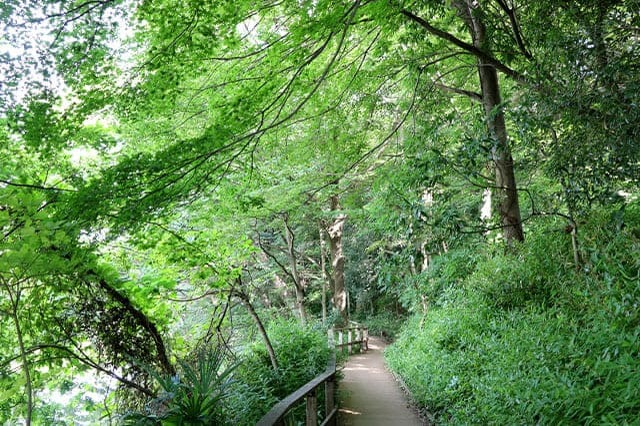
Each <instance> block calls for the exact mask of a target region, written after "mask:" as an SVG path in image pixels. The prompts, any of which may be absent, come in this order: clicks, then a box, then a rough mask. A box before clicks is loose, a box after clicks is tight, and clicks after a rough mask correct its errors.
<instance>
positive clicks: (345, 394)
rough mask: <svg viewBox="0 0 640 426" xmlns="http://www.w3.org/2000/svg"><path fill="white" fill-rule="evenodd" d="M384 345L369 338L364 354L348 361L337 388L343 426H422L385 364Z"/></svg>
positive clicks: (354, 356) (339, 422) (339, 420)
mask: <svg viewBox="0 0 640 426" xmlns="http://www.w3.org/2000/svg"><path fill="white" fill-rule="evenodd" d="M384 347H385V344H384V342H383V341H382V340H381V339H379V338H376V337H370V338H369V350H368V351H367V352H366V353H361V354H355V355H351V356H350V357H349V362H347V364H346V365H345V367H344V369H343V370H342V372H343V374H344V379H342V380H341V381H340V382H339V385H338V398H340V412H339V417H338V425H343V426H358V425H367V426H389V425H391V426H418V425H425V423H423V422H422V421H421V420H420V418H419V416H418V414H417V413H416V412H415V410H413V409H412V408H411V407H410V405H409V402H408V400H407V397H406V395H405V394H404V392H403V391H402V390H401V389H400V387H399V385H398V383H397V382H396V380H395V378H394V377H393V375H392V374H391V373H390V372H389V371H388V370H387V368H386V366H385V364H384V357H383V355H382V352H383V350H384Z"/></svg>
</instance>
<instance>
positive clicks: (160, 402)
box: [122, 319, 329, 426]
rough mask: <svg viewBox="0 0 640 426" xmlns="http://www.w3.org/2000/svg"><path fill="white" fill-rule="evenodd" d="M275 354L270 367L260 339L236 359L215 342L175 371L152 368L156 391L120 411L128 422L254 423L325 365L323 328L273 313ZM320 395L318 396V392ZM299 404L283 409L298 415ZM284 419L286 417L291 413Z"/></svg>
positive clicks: (270, 328)
mask: <svg viewBox="0 0 640 426" xmlns="http://www.w3.org/2000/svg"><path fill="white" fill-rule="evenodd" d="M267 331H268V334H269V336H270V339H271V342H272V344H273V346H274V351H275V353H276V356H277V360H278V369H277V370H274V369H273V367H272V365H271V362H270V359H269V356H268V354H267V351H266V348H265V345H264V343H263V342H262V341H255V342H254V343H252V344H251V345H250V347H249V348H248V349H247V351H246V353H244V354H243V355H242V356H240V357H239V359H237V360H234V361H231V360H229V359H226V358H225V357H224V355H223V352H222V351H221V350H220V349H219V348H213V349H209V350H204V351H202V352H201V353H199V354H198V356H197V359H195V360H192V361H191V363H188V362H183V363H181V368H180V369H179V372H178V374H177V375H176V376H174V377H162V376H160V375H158V374H152V375H153V377H154V378H155V379H156V382H157V383H158V384H159V386H160V392H159V396H158V397H157V398H154V399H152V400H150V401H149V402H148V403H147V404H146V405H145V407H144V409H143V410H141V411H140V412H129V413H126V415H124V416H123V417H122V420H123V423H124V424H131V425H203V426H204V425H236V426H244V425H254V424H256V422H257V421H258V420H259V419H260V418H261V417H262V416H263V415H264V414H265V413H266V412H267V411H269V410H270V409H271V407H272V406H273V405H275V404H276V403H277V402H278V401H279V400H281V399H283V398H284V397H286V396H287V395H288V394H290V393H291V392H293V391H295V390H296V389H298V388H299V387H300V386H302V385H303V384H305V383H306V382H308V381H309V380H311V379H312V378H314V377H315V376H316V375H318V374H319V373H321V372H322V371H324V370H325V368H326V366H327V361H328V357H329V349H328V347H327V342H326V337H325V332H324V331H323V330H322V329H321V328H320V327H314V326H308V327H304V326H301V325H300V324H299V323H298V322H296V321H295V320H286V319H278V320H274V321H273V322H271V323H270V324H269V326H268V330H267ZM319 398H320V400H322V398H323V396H322V395H319ZM299 411H300V408H294V409H292V410H291V412H290V413H289V414H288V416H289V417H290V418H291V419H293V418H299V417H300V413H299ZM289 417H288V418H287V419H286V420H287V421H288V422H289V423H291V421H290V420H291V419H290V418H289Z"/></svg>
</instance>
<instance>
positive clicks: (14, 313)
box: [2, 279, 33, 426]
mask: <svg viewBox="0 0 640 426" xmlns="http://www.w3.org/2000/svg"><path fill="white" fill-rule="evenodd" d="M2 283H3V285H4V287H5V289H6V290H7V293H8V294H9V301H10V302H11V318H12V319H13V323H14V326H15V329H16V337H17V338H18V346H19V348H20V360H21V362H22V371H23V372H24V379H25V385H24V386H25V391H26V394H27V413H26V415H25V418H24V422H25V425H26V426H31V418H32V417H33V387H32V384H31V367H30V365H29V359H28V358H27V352H26V349H25V346H24V339H23V336H22V328H21V327H20V319H19V318H18V307H19V304H20V290H17V291H16V293H15V294H13V292H12V291H11V287H10V286H9V284H8V283H7V282H6V281H4V279H3V280H2Z"/></svg>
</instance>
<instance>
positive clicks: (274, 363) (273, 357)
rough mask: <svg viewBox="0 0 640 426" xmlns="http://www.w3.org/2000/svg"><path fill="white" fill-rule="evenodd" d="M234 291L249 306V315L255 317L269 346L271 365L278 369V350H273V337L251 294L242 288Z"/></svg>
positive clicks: (261, 334) (265, 342)
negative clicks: (250, 296) (250, 298)
mask: <svg viewBox="0 0 640 426" xmlns="http://www.w3.org/2000/svg"><path fill="white" fill-rule="evenodd" d="M234 293H235V294H236V295H237V296H238V298H239V299H240V300H241V301H242V304H243V305H244V306H245V307H246V308H247V311H249V315H251V318H253V320H254V321H255V323H256V325H257V326H258V331H259V332H260V336H262V341H263V342H264V345H265V346H266V348H267V353H268V354H269V360H270V361H271V366H272V367H273V369H274V370H277V369H278V359H277V358H276V352H275V351H274V350H273V345H272V344H271V339H269V335H268V334H267V330H266V329H265V328H264V324H263V323H262V320H261V319H260V316H258V313H257V312H256V310H255V308H254V307H253V304H252V303H251V301H250V300H249V296H248V295H247V294H246V293H245V292H243V291H240V290H236V291H235V292H234Z"/></svg>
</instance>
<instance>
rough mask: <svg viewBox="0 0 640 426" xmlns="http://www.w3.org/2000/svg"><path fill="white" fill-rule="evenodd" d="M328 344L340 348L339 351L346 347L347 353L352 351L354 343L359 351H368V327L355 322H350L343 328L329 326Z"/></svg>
mask: <svg viewBox="0 0 640 426" xmlns="http://www.w3.org/2000/svg"><path fill="white" fill-rule="evenodd" d="M336 336H337V339H336ZM345 337H346V341H345ZM329 345H330V346H333V347H335V348H340V350H341V351H344V348H345V347H346V348H347V353H348V354H349V355H351V354H352V353H353V350H354V346H356V345H357V346H358V348H359V349H360V351H363V350H364V351H368V350H369V329H368V328H367V327H364V326H361V325H359V324H356V323H352V325H350V326H349V327H344V328H335V329H334V328H330V329H329Z"/></svg>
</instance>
